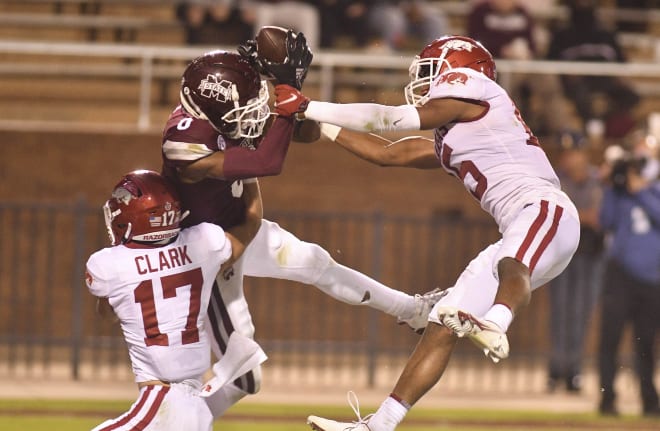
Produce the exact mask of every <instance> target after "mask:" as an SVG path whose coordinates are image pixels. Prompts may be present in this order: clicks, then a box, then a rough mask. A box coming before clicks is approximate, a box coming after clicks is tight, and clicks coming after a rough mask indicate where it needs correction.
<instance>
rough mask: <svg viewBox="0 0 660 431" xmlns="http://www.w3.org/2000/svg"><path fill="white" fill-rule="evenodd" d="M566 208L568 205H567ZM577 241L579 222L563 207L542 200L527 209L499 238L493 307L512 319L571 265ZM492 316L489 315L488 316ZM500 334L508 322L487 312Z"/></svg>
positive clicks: (494, 313) (494, 312) (502, 317)
mask: <svg viewBox="0 0 660 431" xmlns="http://www.w3.org/2000/svg"><path fill="white" fill-rule="evenodd" d="M565 204H566V205H571V206H572V204H571V203H570V202H566V203H565ZM579 238H580V221H579V219H578V218H577V216H576V215H575V214H574V212H573V211H571V210H570V209H567V208H565V207H564V206H562V204H558V203H556V202H549V201H547V200H542V201H540V202H538V203H535V204H530V205H528V206H526V207H525V208H524V209H523V210H522V211H521V212H520V214H519V215H518V217H517V218H516V219H515V220H514V221H513V222H512V223H511V224H510V226H509V227H508V228H507V229H506V230H505V232H504V233H503V236H502V247H501V248H500V251H499V253H498V255H497V256H496V258H495V262H496V269H497V274H498V279H499V286H498V289H497V295H496V296H495V302H494V304H495V305H498V304H501V305H503V306H505V307H506V308H508V309H509V310H510V312H511V313H512V314H513V315H515V314H516V313H517V312H518V311H519V310H521V309H522V308H524V307H525V306H526V305H527V304H528V303H529V300H530V298H531V292H532V290H534V289H536V288H538V287H540V286H542V285H544V284H546V283H548V282H549V281H550V280H552V279H553V278H555V277H556V276H557V275H559V274H560V273H561V272H562V271H563V270H564V269H565V268H566V266H567V265H568V263H569V262H570V261H571V258H572V257H573V254H574V253H575V250H577V246H578V242H579ZM491 312H492V314H491ZM484 317H485V318H486V319H487V320H491V321H493V322H495V323H496V324H497V325H498V326H499V327H500V328H501V329H502V330H503V331H506V330H507V329H508V327H509V324H510V323H511V319H512V318H513V316H511V318H509V317H507V316H498V313H497V311H496V310H495V311H493V309H492V308H491V310H489V311H488V312H487V313H486V315H485V316H484Z"/></svg>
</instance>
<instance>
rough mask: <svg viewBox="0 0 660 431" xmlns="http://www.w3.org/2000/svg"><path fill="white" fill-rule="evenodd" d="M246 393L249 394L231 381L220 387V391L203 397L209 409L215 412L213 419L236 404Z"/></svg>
mask: <svg viewBox="0 0 660 431" xmlns="http://www.w3.org/2000/svg"><path fill="white" fill-rule="evenodd" d="M246 395H248V393H247V392H245V391H244V390H242V389H239V388H238V387H236V386H235V385H234V384H233V383H229V384H227V385H225V386H223V387H221V388H220V389H218V392H216V393H214V394H213V395H211V396H210V397H208V398H203V399H204V400H206V404H207V405H208V406H209V409H210V410H211V413H212V414H213V419H218V418H219V417H220V416H222V415H223V414H224V413H225V412H226V411H227V410H228V409H229V407H231V406H233V405H234V404H236V403H237V402H238V401H240V400H241V399H242V398H243V397H245V396H246Z"/></svg>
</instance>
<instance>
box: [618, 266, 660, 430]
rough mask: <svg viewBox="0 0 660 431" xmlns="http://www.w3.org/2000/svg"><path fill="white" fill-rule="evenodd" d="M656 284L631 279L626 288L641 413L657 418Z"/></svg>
mask: <svg viewBox="0 0 660 431" xmlns="http://www.w3.org/2000/svg"><path fill="white" fill-rule="evenodd" d="M658 287H660V286H658V285H657V284H656V285H653V284H652V283H644V282H641V281H640V280H634V279H630V282H629V283H627V284H626V288H627V289H629V290H630V292H629V295H631V296H633V304H632V306H633V310H634V312H633V317H632V323H633V333H634V337H633V338H634V346H635V356H636V358H637V375H638V376H639V391H640V396H641V399H642V413H643V414H644V415H645V416H656V417H657V416H658V415H660V404H658V391H657V389H656V387H655V383H654V371H655V367H656V362H655V357H656V356H655V352H654V350H655V347H656V344H655V340H656V339H657V338H656V337H657V333H658V322H659V321H660V320H659V319H658V310H660V290H659V289H658Z"/></svg>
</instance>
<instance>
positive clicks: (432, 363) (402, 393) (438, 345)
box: [307, 323, 457, 431]
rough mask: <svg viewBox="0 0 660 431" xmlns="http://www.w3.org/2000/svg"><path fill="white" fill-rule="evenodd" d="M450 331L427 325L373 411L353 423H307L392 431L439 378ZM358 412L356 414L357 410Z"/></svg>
mask: <svg viewBox="0 0 660 431" xmlns="http://www.w3.org/2000/svg"><path fill="white" fill-rule="evenodd" d="M456 340H457V338H456V336H455V335H454V334H453V333H452V331H451V330H449V329H448V328H445V327H443V326H441V325H438V324H436V323H431V324H429V325H428V327H427V328H426V330H425V331H424V334H423V335H422V338H421V339H420V340H419V343H417V347H416V348H415V350H414V351H413V353H412V355H411V356H410V358H409V359H408V362H407V363H406V366H405V367H404V369H403V371H402V373H401V375H400V377H399V380H398V381H397V383H396V385H395V386H394V389H393V390H392V393H391V394H390V395H389V396H388V397H387V398H386V399H385V401H383V403H382V404H381V405H380V407H379V408H378V410H377V411H376V413H374V414H373V415H372V416H370V417H368V418H366V419H362V418H358V421H357V422H355V423H345V422H336V421H333V420H330V419H325V418H322V417H319V416H309V417H308V418H307V423H308V424H309V425H310V426H311V427H312V428H313V429H315V430H317V431H344V430H348V429H350V430H353V431H393V430H394V429H395V428H396V427H397V426H398V425H399V423H401V421H403V419H404V417H405V415H406V414H407V413H408V410H410V408H411V407H412V406H413V405H414V404H415V403H416V402H417V401H419V399H420V398H421V397H422V396H423V395H424V394H426V393H427V392H428V391H429V390H430V389H431V388H432V387H433V386H434V385H435V384H436V383H437V382H438V381H439V380H440V378H441V377H442V375H443V374H444V371H445V369H446V368H447V364H448V362H449V358H450V356H451V353H452V352H453V350H454V347H455V345H456ZM356 413H358V416H359V412H356Z"/></svg>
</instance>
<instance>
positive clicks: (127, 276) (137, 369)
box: [86, 223, 231, 382]
mask: <svg viewBox="0 0 660 431" xmlns="http://www.w3.org/2000/svg"><path fill="white" fill-rule="evenodd" d="M230 255H231V245H230V243H229V241H228V240H227V238H226V237H225V235H224V231H223V230H222V228H220V227H218V226H216V225H212V224H209V223H201V224H199V225H196V226H193V227H190V228H187V229H183V230H182V231H181V233H180V234H179V236H178V237H177V239H176V240H175V241H174V242H172V243H171V244H168V245H166V246H163V247H153V248H152V247H149V248H129V247H126V246H124V245H119V246H114V247H109V248H105V249H102V250H99V251H97V252H96V253H94V254H92V256H91V257H90V258H89V260H88V261H87V274H86V281H87V287H88V288H89V291H90V292H91V293H92V294H93V295H94V296H97V297H103V298H108V300H109V303H110V305H111V306H112V308H113V309H114V311H115V313H116V314H117V316H118V318H119V321H120V323H121V329H122V331H123V333H124V338H125V339H126V343H127V345H128V353H129V356H130V359H131V363H132V367H133V372H134V374H135V381H136V382H142V381H148V380H163V381H168V382H180V381H183V380H185V379H199V378H201V376H202V374H203V373H204V372H205V371H206V370H207V369H208V368H209V366H210V344H209V339H208V335H207V333H206V332H205V329H204V325H203V323H204V319H205V317H206V313H207V307H208V303H209V299H210V295H211V290H212V287H213V283H214V280H215V278H216V275H217V273H218V271H219V269H220V265H221V264H222V263H223V262H225V261H226V260H227V259H228V258H229V256H230Z"/></svg>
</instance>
